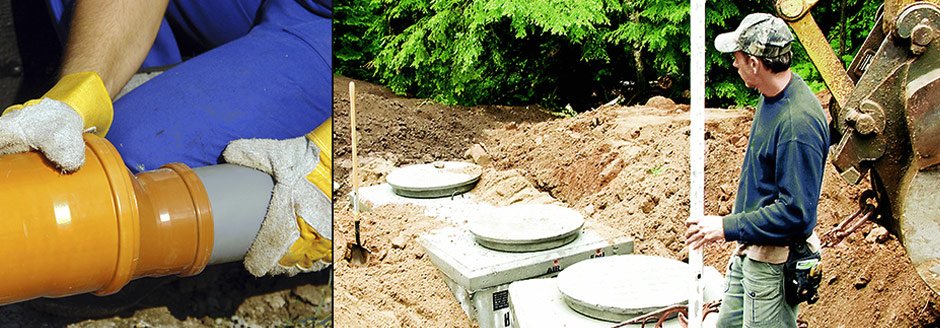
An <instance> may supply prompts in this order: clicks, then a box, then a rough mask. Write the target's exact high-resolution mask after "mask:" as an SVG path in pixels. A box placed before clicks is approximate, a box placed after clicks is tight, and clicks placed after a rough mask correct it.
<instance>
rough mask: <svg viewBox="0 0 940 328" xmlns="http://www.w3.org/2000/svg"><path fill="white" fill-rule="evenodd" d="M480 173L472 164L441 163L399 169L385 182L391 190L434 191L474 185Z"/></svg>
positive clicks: (481, 171)
mask: <svg viewBox="0 0 940 328" xmlns="http://www.w3.org/2000/svg"><path fill="white" fill-rule="evenodd" d="M482 173H483V168H482V167H480V166H479V165H476V164H473V163H467V162H452V161H442V162H434V163H429V164H414V165H407V166H403V167H399V168H396V169H394V170H392V172H391V173H389V174H388V177H386V178H385V180H386V181H387V182H388V184H389V185H390V186H392V188H393V190H394V189H400V190H406V191H412V192H421V191H435V190H447V189H454V188H459V187H461V186H466V185H470V184H474V183H476V182H477V181H479V180H480V175H481V174H482Z"/></svg>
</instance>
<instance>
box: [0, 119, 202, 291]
mask: <svg viewBox="0 0 940 328" xmlns="http://www.w3.org/2000/svg"><path fill="white" fill-rule="evenodd" d="M85 143H86V145H87V147H86V150H85V165H84V166H83V167H82V168H81V169H79V170H78V171H76V172H74V173H71V174H62V173H61V172H59V170H58V169H56V168H55V167H54V166H53V165H52V164H51V163H49V162H48V161H46V160H45V159H44V158H43V157H42V155H40V154H39V153H36V152H28V153H21V154H12V155H6V156H2V157H0V261H2V262H0V305H3V304H8V303H13V302H19V301H23V300H28V299H32V298H36V297H44V296H48V297H62V296H69V295H75V294H81V293H87V292H94V293H95V294H98V295H108V294H112V293H115V292H117V291H118V290H120V289H121V287H123V286H124V285H125V284H127V282H128V281H130V280H131V279H134V278H138V277H144V276H165V275H172V274H178V275H181V276H188V275H194V274H197V273H199V272H201V271H202V269H203V268H205V266H206V263H208V260H209V256H210V255H211V253H212V238H213V229H212V213H211V209H210V208H211V207H210V205H209V200H208V195H207V194H206V191H205V188H204V187H203V186H202V182H201V181H199V178H198V177H197V176H196V175H195V174H194V173H193V171H192V170H190V169H189V168H188V167H186V166H185V165H183V164H178V163H175V164H170V165H167V166H164V167H163V168H161V169H159V170H155V171H150V172H144V173H141V174H138V175H137V176H136V177H135V176H133V175H131V174H130V173H129V171H128V170H127V168H126V167H125V166H124V162H123V160H121V157H120V155H119V154H118V152H117V150H116V149H115V148H114V146H112V145H111V144H110V143H108V142H107V141H106V140H104V139H102V138H100V137H97V136H94V135H91V134H86V135H85Z"/></svg>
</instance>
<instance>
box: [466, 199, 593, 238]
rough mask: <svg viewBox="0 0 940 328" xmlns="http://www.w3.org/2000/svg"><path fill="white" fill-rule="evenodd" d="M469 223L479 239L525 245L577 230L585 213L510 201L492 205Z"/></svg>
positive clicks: (573, 232) (563, 236)
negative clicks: (490, 208) (502, 205)
mask: <svg viewBox="0 0 940 328" xmlns="http://www.w3.org/2000/svg"><path fill="white" fill-rule="evenodd" d="M468 225H469V230H470V233H472V234H473V236H474V238H476V239H477V241H478V242H479V241H481V240H482V241H484V242H489V243H497V244H503V245H526V244H534V243H543V242H547V241H554V240H558V239H564V238H565V237H568V236H571V235H572V234H577V233H578V232H579V231H580V230H581V227H582V226H584V217H583V216H582V215H581V213H578V211H575V210H573V209H570V208H567V207H564V206H560V205H553V204H513V205H509V206H504V207H496V208H493V209H492V210H490V211H488V212H486V213H485V214H482V215H481V216H480V217H479V218H478V219H476V220H473V221H470V222H469V224H468Z"/></svg>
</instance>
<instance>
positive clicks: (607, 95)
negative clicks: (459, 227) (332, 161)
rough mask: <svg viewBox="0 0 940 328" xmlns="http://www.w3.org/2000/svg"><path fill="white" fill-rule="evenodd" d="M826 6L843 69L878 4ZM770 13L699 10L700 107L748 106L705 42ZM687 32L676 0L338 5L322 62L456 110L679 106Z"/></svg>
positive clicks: (761, 4)
mask: <svg viewBox="0 0 940 328" xmlns="http://www.w3.org/2000/svg"><path fill="white" fill-rule="evenodd" d="M834 1H835V2H825V1H823V2H820V4H819V5H817V8H816V9H814V11H813V14H814V15H815V16H816V20H817V22H818V23H819V24H820V27H821V28H822V29H823V31H825V32H826V33H827V36H828V38H829V40H831V41H832V43H831V45H832V46H833V49H835V50H836V51H839V50H840V49H841V50H842V51H841V53H840V55H841V58H842V59H843V60H845V62H846V64H847V63H848V62H849V61H850V60H851V59H852V55H853V54H854V52H855V51H857V49H858V47H859V46H861V43H862V41H864V37H865V36H866V35H867V33H868V31H869V30H870V29H871V26H872V25H873V23H874V21H873V17H874V11H875V10H877V7H878V3H875V2H848V1H847V0H834ZM843 4H845V6H846V8H845V11H844V12H845V13H846V14H845V19H844V20H843V19H841V17H842V16H841V13H842V12H843V11H842V5H843ZM772 5H773V2H772V1H770V0H760V1H745V0H713V1H708V2H707V11H706V24H707V28H706V39H707V45H708V49H709V50H708V51H707V52H706V71H707V79H706V97H707V98H708V105H709V106H729V105H749V104H754V102H756V99H757V94H756V92H755V91H753V90H748V89H747V88H745V86H744V85H743V83H742V82H741V81H740V78H739V77H738V75H737V72H736V70H735V69H734V68H733V67H732V66H731V61H732V60H731V56H730V55H728V54H721V53H718V52H717V51H714V46H713V42H714V38H715V37H716V36H717V35H718V34H719V33H722V32H727V31H730V30H733V29H734V28H735V27H737V25H738V23H739V22H740V21H741V19H743V17H744V16H745V15H747V14H749V13H753V12H773V6H772ZM843 21H844V22H845V23H844V24H843ZM843 26H845V37H844V38H843V34H842V27H843ZM689 34H690V30H689V1H688V0H543V1H532V0H433V1H432V0H403V1H395V0H346V1H339V2H337V4H336V8H335V18H334V40H336V41H335V46H334V56H335V66H336V71H337V73H339V74H344V75H348V76H352V77H356V78H362V79H367V80H371V81H374V82H378V83H381V84H384V85H386V86H388V87H389V88H391V89H392V90H393V91H394V92H396V93H399V94H407V95H411V96H416V97H423V98H432V99H435V100H437V101H440V102H443V103H447V104H463V105H473V104H486V103H490V104H527V103H534V102H538V103H541V104H543V105H546V106H548V107H550V108H554V109H556V111H557V112H559V113H561V112H564V111H565V110H564V108H566V105H570V107H568V108H573V109H574V110H576V111H583V110H585V109H588V108H592V107H596V106H597V105H599V104H601V103H604V102H607V101H609V100H611V99H614V98H615V97H618V96H621V97H623V99H624V100H625V102H627V103H636V102H642V101H645V100H646V99H647V98H648V97H650V96H653V95H664V96H667V97H671V98H673V99H677V100H678V101H679V102H685V101H688V100H687V98H686V97H688V96H687V90H688V83H689V80H688V71H689V59H688V58H689V52H690V47H689V41H688V40H689ZM843 40H844V41H843ZM794 49H795V56H794V62H793V68H794V70H795V71H796V72H797V73H798V74H800V75H801V76H803V77H804V79H806V80H807V81H808V82H809V83H810V85H811V87H813V89H814V90H817V91H818V90H820V89H822V88H824V84H823V83H822V80H821V78H820V77H819V75H818V73H817V72H816V70H815V67H813V66H812V64H811V63H810V62H809V60H808V58H807V56H806V54H805V52H804V51H803V50H802V48H801V47H799V46H797V47H795V48H794ZM657 82H659V83H657ZM669 82H671V83H669ZM670 84H671V86H670ZM568 111H569V112H570V109H569V110H568Z"/></svg>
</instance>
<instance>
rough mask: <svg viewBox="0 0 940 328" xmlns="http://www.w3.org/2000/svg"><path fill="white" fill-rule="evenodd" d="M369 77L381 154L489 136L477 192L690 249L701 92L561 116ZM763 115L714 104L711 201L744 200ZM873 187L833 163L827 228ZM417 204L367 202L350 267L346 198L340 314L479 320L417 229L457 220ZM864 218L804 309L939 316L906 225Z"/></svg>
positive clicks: (418, 154)
mask: <svg viewBox="0 0 940 328" xmlns="http://www.w3.org/2000/svg"><path fill="white" fill-rule="evenodd" d="M348 81H349V80H347V79H343V78H337V79H336V82H335V83H334V88H335V90H336V91H335V93H334V96H335V98H334V99H335V101H336V106H335V110H336V118H337V122H336V128H335V131H336V137H335V139H334V140H335V141H334V143H335V144H336V147H335V149H337V154H336V155H337V156H336V162H337V163H345V166H343V164H339V165H337V170H336V175H335V177H336V181H337V182H340V183H342V184H343V186H344V187H343V189H342V190H340V192H339V193H338V194H337V197H336V199H338V200H339V199H344V198H345V197H346V194H347V193H348V187H347V186H348V185H349V183H348V181H349V180H348V170H349V168H350V165H349V160H350V154H349V151H350V150H349V146H348V145H349V128H348V99H347V97H348V96H347V94H348V93H347V91H346V90H347V89H346V85H347V84H348ZM357 87H358V89H359V91H360V99H359V102H357V105H359V107H358V108H357V109H359V112H360V113H361V114H360V117H371V119H368V120H367V119H363V118H360V119H359V121H360V122H362V123H360V124H361V125H360V134H361V138H360V140H361V145H362V146H361V150H360V155H365V156H366V157H371V158H375V159H370V161H375V162H376V163H379V162H383V163H384V162H387V163H392V164H393V165H396V166H397V165H402V164H407V163H415V162H427V161H431V160H442V159H449V160H453V159H461V158H464V154H465V153H467V151H468V149H470V148H471V146H472V145H473V144H480V146H481V147H482V148H483V149H484V151H486V152H487V155H488V156H486V157H487V158H488V159H491V161H492V163H491V164H488V166H487V169H486V170H485V171H484V177H483V178H482V179H481V182H480V184H479V185H478V187H477V188H476V189H475V190H474V191H473V192H472V193H473V194H474V195H475V196H476V197H479V198H480V199H483V200H486V201H488V202H491V203H494V204H496V205H506V204H510V203H515V202H519V201H522V200H525V201H527V202H528V201H535V202H555V201H561V202H563V203H564V204H566V205H567V206H569V207H572V208H574V209H576V210H579V211H580V212H581V213H582V214H584V215H585V217H586V219H587V220H588V221H589V222H599V223H603V224H605V225H608V226H611V227H613V228H615V229H618V230H621V231H623V232H624V233H626V234H628V235H630V236H632V237H634V238H635V239H636V252H637V253H641V254H648V255H658V256H664V257H669V258H676V259H680V260H684V259H685V257H686V253H685V251H684V248H683V246H684V245H683V242H682V239H681V237H680V235H681V234H682V233H683V232H684V231H685V226H684V221H685V220H686V217H687V216H688V207H689V201H688V189H689V173H688V171H689V169H688V165H689V164H688V163H689V161H688V152H689V149H688V141H687V140H688V135H689V128H688V113H687V109H688V107H687V106H683V105H677V106H666V105H662V106H658V107H647V106H639V107H620V106H607V107H602V108H598V109H596V110H593V111H590V112H586V113H582V114H580V115H578V116H576V117H573V118H563V119H556V118H551V117H550V116H547V115H544V114H541V113H539V112H536V111H533V110H528V111H526V110H524V109H523V108H509V107H505V108H503V107H473V108H463V107H458V108H449V107H444V106H441V105H436V104H433V103H430V102H428V101H423V100H418V99H402V98H398V97H395V96H392V95H391V94H390V93H389V92H388V91H387V90H385V89H382V88H379V87H376V86H373V85H369V84H367V83H361V82H357ZM670 107H671V108H670ZM751 116H752V113H751V112H749V111H746V110H733V111H732V110H720V109H714V110H709V112H708V120H707V122H706V128H707V132H706V143H707V152H708V153H707V159H706V168H705V169H706V183H705V196H706V200H705V206H706V208H705V212H706V213H709V214H727V213H730V211H731V204H732V203H733V200H734V197H735V193H736V189H737V178H738V174H739V173H740V163H741V159H742V158H743V155H744V149H745V146H746V145H747V134H748V131H749V128H750V123H751ZM401 122H404V124H401ZM455 127H457V128H456V129H455ZM366 129H369V130H366ZM378 132H381V133H378ZM390 136H394V138H393V139H394V142H390V140H393V139H390V138H389V137H390ZM373 166H375V165H373ZM377 167H382V168H384V169H388V166H386V165H380V166H377ZM381 170H382V169H380V170H379V171H381ZM367 174H368V176H372V177H376V176H381V174H382V173H381V172H379V173H367ZM488 179H490V180H488ZM369 182H370V183H379V182H381V179H373V180H370V181H369ZM533 188H534V189H533ZM860 191H861V188H859V187H857V186H850V185H847V184H846V183H844V182H842V180H841V178H839V176H838V175H837V174H836V173H835V171H834V169H832V168H831V167H827V169H826V175H825V179H824V182H823V191H822V198H821V202H820V207H819V212H820V214H819V224H818V226H817V229H816V230H817V233H820V234H822V233H825V232H826V231H828V230H829V229H831V228H832V227H834V226H835V225H836V224H837V223H838V222H839V221H840V220H841V219H842V218H844V217H846V216H848V215H850V214H852V213H854V212H855V210H856V209H857V203H856V200H857V198H856V197H857V195H858V194H859V193H860ZM549 196H550V197H549ZM416 213H421V211H420V209H408V208H402V207H387V208H385V207H383V208H380V209H377V210H376V211H374V212H370V213H366V214H363V231H362V234H363V238H364V239H365V243H366V246H367V247H372V248H373V250H374V251H375V252H377V254H376V256H375V257H374V259H373V262H372V263H370V265H369V266H366V267H350V266H349V265H348V263H346V262H345V261H343V260H341V259H340V257H341V256H342V255H343V254H344V253H345V251H346V250H345V249H344V248H343V247H342V246H345V245H346V244H347V243H348V242H350V241H352V236H353V234H352V221H353V219H352V214H351V212H350V211H349V207H348V202H345V203H344V202H343V201H340V202H338V203H337V207H336V217H335V225H336V230H335V238H336V239H335V240H334V241H335V245H337V249H336V252H335V254H336V256H337V264H336V265H337V267H336V291H335V293H336V294H335V295H336V299H335V301H336V303H337V304H339V305H340V306H338V307H337V312H336V318H337V322H339V323H340V324H342V325H344V326H352V327H357V326H372V325H374V324H375V323H378V322H382V323H383V324H384V325H386V326H396V323H397V325H401V326H420V325H429V326H450V327H466V326H469V325H471V321H470V320H468V318H467V316H466V315H464V314H463V311H462V310H461V309H460V306H459V304H457V302H456V300H455V299H454V297H453V296H452V295H451V294H450V291H449V290H448V289H447V288H446V286H445V285H444V282H443V280H442V279H441V278H440V276H439V272H437V269H435V268H434V267H433V265H432V264H431V263H430V261H429V260H428V259H427V257H426V256H425V255H424V253H423V250H422V249H420V245H419V244H418V243H417V240H416V237H417V236H418V235H420V234H421V233H423V232H426V231H431V230H433V229H435V228H437V227H441V226H444V225H446V223H444V222H442V221H440V220H437V219H434V218H430V217H427V216H423V215H420V214H416ZM862 230H863V231H862V232H857V233H856V234H855V235H853V236H852V237H850V238H848V239H847V240H846V241H844V242H843V243H842V244H841V245H839V246H837V247H834V248H832V249H827V250H826V252H825V253H824V255H823V257H824V261H825V266H826V267H825V270H826V271H825V276H824V283H823V284H824V286H823V288H822V295H821V296H822V299H821V300H820V302H819V303H817V304H814V305H809V306H806V305H803V306H801V311H800V312H801V313H800V318H801V319H802V320H805V321H808V323H809V326H810V327H838V326H845V327H884V326H899V327H909V326H934V325H936V324H937V320H938V319H937V317H938V316H940V304H938V302H940V297H938V296H937V295H935V294H934V293H933V292H931V291H930V290H929V289H928V287H927V286H926V284H925V283H923V282H922V281H921V279H920V277H919V276H917V274H916V273H915V271H914V269H913V267H912V266H911V264H910V261H909V259H908V258H907V255H906V254H905V252H904V249H903V247H901V246H900V244H899V243H898V241H897V239H896V238H893V237H891V236H885V235H882V234H881V232H880V230H878V229H873V226H868V227H865V228H863V229H862ZM869 235H871V236H869ZM866 237H869V238H866ZM732 247H733V245H732V244H730V243H725V244H721V245H713V246H710V247H709V248H707V249H706V253H705V254H706V255H705V256H706V257H705V258H706V264H707V265H711V266H715V267H717V268H719V271H722V272H723V273H724V271H725V270H724V267H725V266H726V263H727V258H728V254H729V253H730V251H731V249H732ZM383 257H384V259H382V258H383ZM377 318H381V319H377ZM375 320H379V321H375ZM387 323H392V324H391V325H389V324H387Z"/></svg>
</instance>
